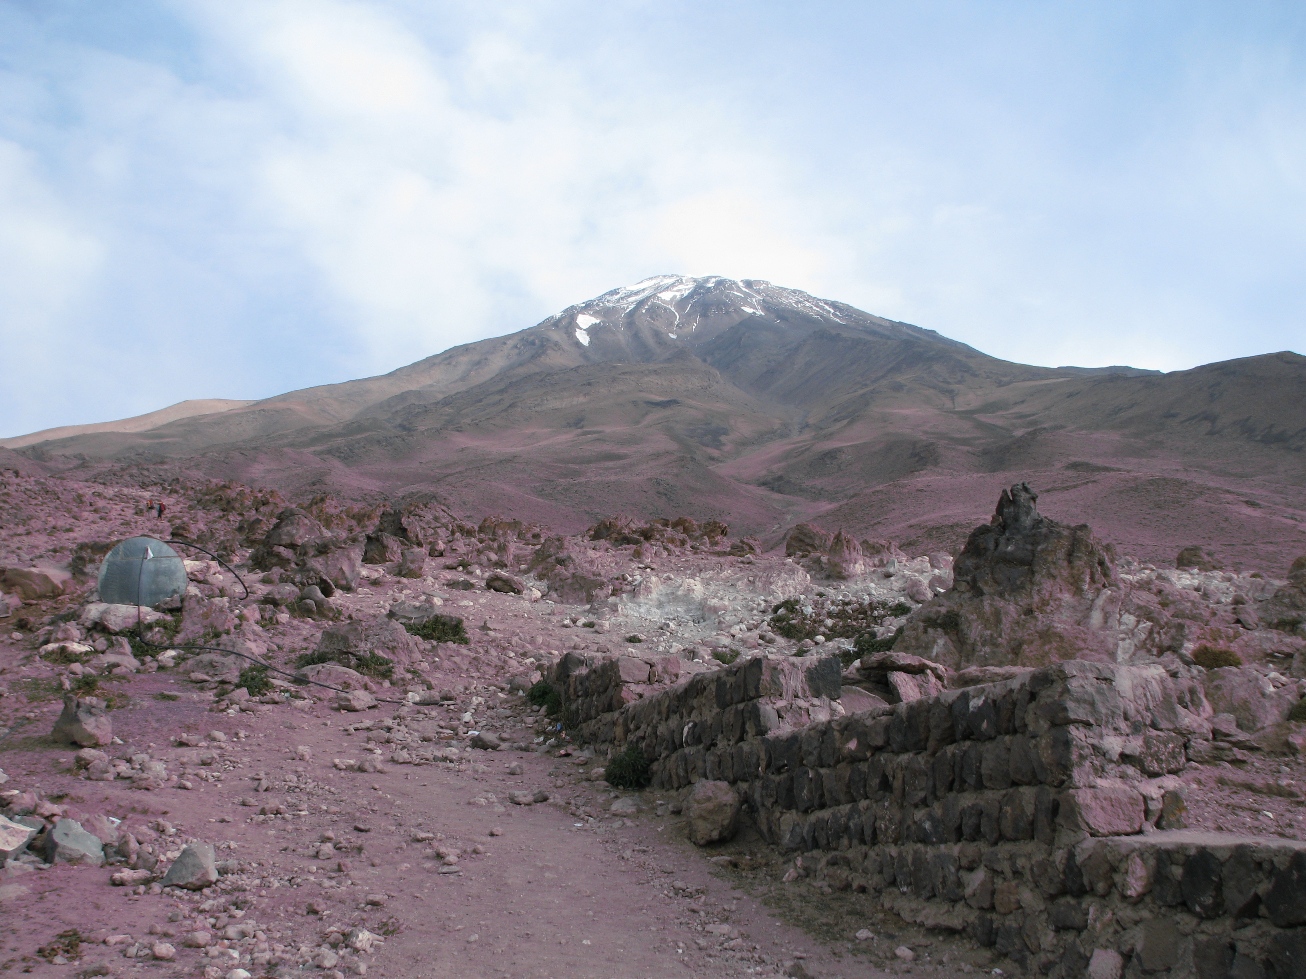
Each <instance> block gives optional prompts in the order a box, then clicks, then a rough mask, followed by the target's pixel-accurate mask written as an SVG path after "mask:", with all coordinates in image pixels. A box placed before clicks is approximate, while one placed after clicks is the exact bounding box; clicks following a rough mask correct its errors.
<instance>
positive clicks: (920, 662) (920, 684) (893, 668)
mask: <svg viewBox="0 0 1306 979" xmlns="http://www.w3.org/2000/svg"><path fill="white" fill-rule="evenodd" d="M951 672H952V671H951V670H949V669H948V668H947V667H946V666H944V665H943V664H941V663H933V662H931V661H930V660H927V659H924V658H922V657H920V656H912V655H910V654H909V653H899V652H897V651H895V650H889V651H886V652H882V653H874V654H872V655H870V656H863V657H862V659H861V661H860V662H859V663H858V664H857V668H856V671H855V675H856V678H857V679H856V681H855V682H856V685H857V686H859V687H861V688H862V689H863V690H866V691H867V692H869V693H873V694H875V695H876V696H877V697H879V698H880V699H881V700H883V701H884V702H885V703H889V704H902V703H909V702H911V701H913V700H920V699H921V698H923V697H935V696H938V695H939V694H940V693H942V692H943V691H944V690H945V689H947V686H948V678H949V676H950V675H951Z"/></svg>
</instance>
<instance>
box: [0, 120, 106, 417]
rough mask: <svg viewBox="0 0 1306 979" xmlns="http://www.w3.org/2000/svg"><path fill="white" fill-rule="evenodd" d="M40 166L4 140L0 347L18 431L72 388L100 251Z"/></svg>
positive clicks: (9, 411) (6, 409) (0, 148)
mask: <svg viewBox="0 0 1306 979" xmlns="http://www.w3.org/2000/svg"><path fill="white" fill-rule="evenodd" d="M37 169H38V167H37V164H36V161H35V160H33V159H32V157H31V155H30V154H29V153H28V152H26V151H25V150H24V149H23V148H22V147H20V146H17V145H15V144H14V143H12V142H9V141H7V140H0V346H2V347H3V349H4V356H3V358H2V359H3V360H4V361H5V362H6V363H7V364H9V365H11V369H9V370H6V371H5V374H4V385H3V387H4V393H3V394H0V411H3V416H4V417H5V418H6V421H7V427H9V428H10V429H12V430H13V431H14V432H15V433H16V432H17V431H18V430H19V429H21V428H23V426H24V424H40V422H41V419H42V418H43V417H45V414H44V413H45V412H47V411H48V410H49V409H50V408H51V407H52V406H61V405H62V404H63V403H64V402H65V401H66V400H67V399H68V398H69V396H70V395H72V394H73V392H70V391H69V390H68V388H67V381H68V379H67V378H66V377H65V376H61V375H62V373H63V372H62V370H61V368H62V366H63V365H64V364H65V363H67V362H68V360H69V359H70V358H74V357H76V355H77V352H78V350H79V349H80V348H81V347H82V344H83V341H82V339H81V337H80V336H79V334H80V333H81V330H80V329H78V328H77V327H78V324H77V323H76V320H75V314H78V313H81V314H83V315H84V313H85V310H84V309H83V308H82V303H83V300H84V298H85V295H86V292H87V289H88V288H89V286H90V285H91V284H92V282H93V281H94V279H95V277H96V273H97V271H98V270H99V268H100V264H101V257H102V248H101V245H100V242H99V241H98V240H97V238H96V237H95V235H94V234H93V233H92V232H91V231H90V230H89V229H87V228H85V227H83V226H82V225H81V224H79V222H78V221H77V220H76V218H75V216H74V215H73V214H72V213H71V211H70V209H69V208H68V207H67V206H65V205H64V204H63V202H61V201H60V200H59V198H58V195H57V194H56V193H55V191H54V190H53V189H52V188H51V187H50V186H48V184H46V182H45V181H43V180H41V178H40V177H39V176H38V175H37ZM13 367H17V368H19V369H17V370H13V369H12V368H13Z"/></svg>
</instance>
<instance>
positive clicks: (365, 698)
mask: <svg viewBox="0 0 1306 979" xmlns="http://www.w3.org/2000/svg"><path fill="white" fill-rule="evenodd" d="M376 704H377V700H376V698H375V697H373V696H372V695H371V694H370V693H368V692H367V691H366V690H342V691H341V692H340V693H338V694H336V707H337V708H338V709H340V710H345V711H351V712H353V713H360V712H362V711H365V710H368V709H369V708H372V707H375V706H376Z"/></svg>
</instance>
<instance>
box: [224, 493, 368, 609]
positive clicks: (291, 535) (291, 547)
mask: <svg viewBox="0 0 1306 979" xmlns="http://www.w3.org/2000/svg"><path fill="white" fill-rule="evenodd" d="M363 554H364V545H363V544H362V543H357V542H354V541H351V540H347V539H344V538H341V537H337V536H335V535H333V534H331V533H328V532H327V530H326V528H325V527H323V526H322V524H321V523H319V522H318V521H317V520H316V519H314V518H313V517H312V516H310V515H309V514H308V513H306V512H305V511H303V510H300V509H298V508H297V507H287V508H286V509H285V510H282V511H281V513H279V514H278V515H277V522H276V524H274V525H273V527H272V529H271V530H269V531H268V532H267V535H266V536H265V537H264V538H263V540H262V542H261V543H260V544H259V545H258V546H257V547H255V548H254V550H253V551H252V552H251V553H250V556H249V563H250V567H252V568H254V569H255V570H256V571H271V570H273V569H274V568H280V569H282V570H283V571H289V572H291V573H292V574H293V575H294V578H295V581H296V582H297V583H298V584H299V585H300V586H301V587H303V586H307V585H311V584H318V585H319V586H322V585H323V583H326V584H327V585H329V586H330V587H332V588H340V589H342V590H343V591H353V589H354V586H355V585H357V584H358V576H359V573H360V572H361V570H362V565H363ZM323 591H326V587H323ZM327 597H328V598H330V597H331V596H330V593H329V592H328V593H327Z"/></svg>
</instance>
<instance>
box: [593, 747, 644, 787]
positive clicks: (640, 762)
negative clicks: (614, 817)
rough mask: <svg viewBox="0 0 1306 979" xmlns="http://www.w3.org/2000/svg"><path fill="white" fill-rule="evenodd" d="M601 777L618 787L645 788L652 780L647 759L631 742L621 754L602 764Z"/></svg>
mask: <svg viewBox="0 0 1306 979" xmlns="http://www.w3.org/2000/svg"><path fill="white" fill-rule="evenodd" d="M603 777H604V779H606V780H607V783H608V784H609V785H611V786H613V787H614V788H618V789H645V788H648V785H649V783H650V782H652V781H653V773H652V772H651V771H650V770H649V763H648V759H647V758H645V757H644V752H642V751H640V749H639V747H638V746H636V745H633V744H628V745H626V749H625V750H624V751H623V752H621V754H619V755H617V756H616V757H614V758H613V759H612V760H611V761H609V762H608V763H607V765H606V766H604V768H603Z"/></svg>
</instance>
